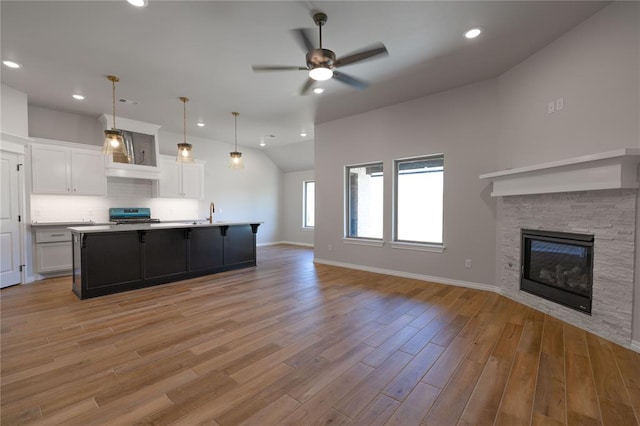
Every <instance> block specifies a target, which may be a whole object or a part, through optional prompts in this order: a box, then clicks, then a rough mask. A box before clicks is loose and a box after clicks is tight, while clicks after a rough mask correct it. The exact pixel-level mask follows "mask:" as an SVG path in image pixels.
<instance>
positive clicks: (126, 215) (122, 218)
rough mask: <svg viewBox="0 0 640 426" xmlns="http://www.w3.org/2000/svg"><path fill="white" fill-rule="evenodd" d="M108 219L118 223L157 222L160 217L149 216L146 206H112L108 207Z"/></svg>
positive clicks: (149, 211)
mask: <svg viewBox="0 0 640 426" xmlns="http://www.w3.org/2000/svg"><path fill="white" fill-rule="evenodd" d="M109 221H111V222H115V223H116V224H118V225H123V224H127V223H159V222H160V219H154V218H152V217H151V209H149V208H148V207H113V208H110V209H109Z"/></svg>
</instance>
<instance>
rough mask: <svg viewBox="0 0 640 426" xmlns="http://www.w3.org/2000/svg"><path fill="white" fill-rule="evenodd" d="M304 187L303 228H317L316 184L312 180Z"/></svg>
mask: <svg viewBox="0 0 640 426" xmlns="http://www.w3.org/2000/svg"><path fill="white" fill-rule="evenodd" d="M303 185H304V188H303V198H304V205H303V207H302V209H303V212H302V215H303V218H302V226H303V227H305V228H313V227H314V226H316V183H315V182H314V181H312V180H307V181H305V182H304V184H303Z"/></svg>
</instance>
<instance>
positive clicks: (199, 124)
mask: <svg viewBox="0 0 640 426" xmlns="http://www.w3.org/2000/svg"><path fill="white" fill-rule="evenodd" d="M196 126H198V127H204V123H203V122H202V121H198V122H197V123H196Z"/></svg>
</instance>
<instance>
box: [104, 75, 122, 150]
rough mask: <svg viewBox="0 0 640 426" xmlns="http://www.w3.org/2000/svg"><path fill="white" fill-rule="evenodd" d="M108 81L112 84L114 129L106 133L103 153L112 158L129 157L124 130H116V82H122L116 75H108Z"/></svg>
mask: <svg viewBox="0 0 640 426" xmlns="http://www.w3.org/2000/svg"><path fill="white" fill-rule="evenodd" d="M107 80H109V81H110V82H111V95H112V96H111V106H112V113H113V127H112V128H111V129H106V130H105V131H104V143H103V144H102V153H103V154H104V155H106V156H108V157H110V158H113V154H120V155H122V156H125V157H126V155H127V153H126V151H125V147H124V136H123V133H122V130H120V129H118V128H116V82H118V81H120V79H119V78H118V77H116V76H115V75H108V76H107Z"/></svg>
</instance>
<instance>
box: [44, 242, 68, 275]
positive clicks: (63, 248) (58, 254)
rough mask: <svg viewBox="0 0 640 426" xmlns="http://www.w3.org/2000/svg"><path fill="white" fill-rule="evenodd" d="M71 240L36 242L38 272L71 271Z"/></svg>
mask: <svg viewBox="0 0 640 426" xmlns="http://www.w3.org/2000/svg"><path fill="white" fill-rule="evenodd" d="M71 259H72V258H71V241H65V242H60V243H41V244H36V261H37V264H36V272H38V273H40V274H42V273H47V272H58V271H71Z"/></svg>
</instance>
